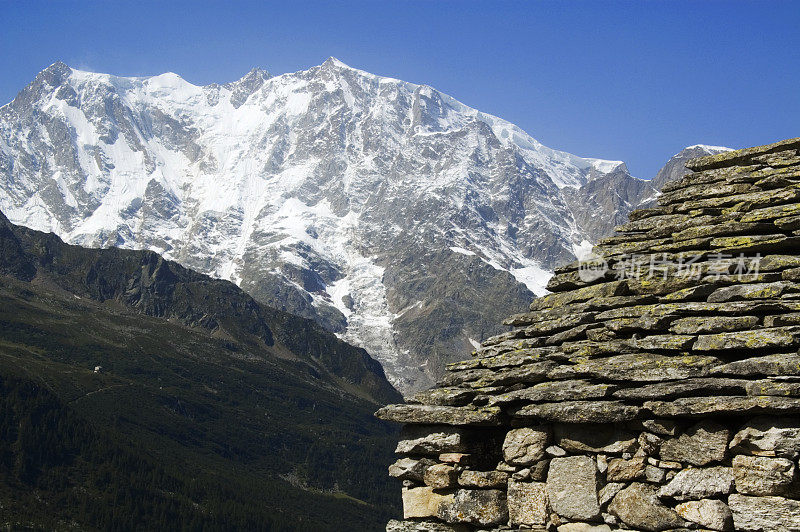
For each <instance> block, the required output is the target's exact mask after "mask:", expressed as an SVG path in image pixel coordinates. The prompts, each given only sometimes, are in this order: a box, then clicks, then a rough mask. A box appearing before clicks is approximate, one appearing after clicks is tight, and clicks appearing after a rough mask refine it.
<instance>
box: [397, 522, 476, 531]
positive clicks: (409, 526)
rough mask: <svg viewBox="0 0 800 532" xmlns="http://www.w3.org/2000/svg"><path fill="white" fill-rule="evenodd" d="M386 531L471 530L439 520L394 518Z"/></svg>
mask: <svg viewBox="0 0 800 532" xmlns="http://www.w3.org/2000/svg"><path fill="white" fill-rule="evenodd" d="M386 532H469V529H468V527H467V526H465V525H449V524H447V523H441V522H439V521H398V520H397V519H392V520H391V521H389V523H388V524H387V525H386Z"/></svg>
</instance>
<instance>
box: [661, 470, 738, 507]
mask: <svg viewBox="0 0 800 532" xmlns="http://www.w3.org/2000/svg"><path fill="white" fill-rule="evenodd" d="M733 482H734V481H733V470H732V469H731V468H730V467H722V466H718V467H707V468H691V469H684V470H683V471H679V472H678V474H677V475H675V477H674V478H673V479H672V480H671V481H670V482H669V484H667V485H666V486H662V487H661V488H660V489H659V490H658V496H659V497H669V498H672V499H675V500H678V501H686V500H692V499H707V498H710V497H720V496H723V495H728V494H729V493H731V492H732V491H733Z"/></svg>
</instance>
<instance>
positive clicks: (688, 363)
mask: <svg viewBox="0 0 800 532" xmlns="http://www.w3.org/2000/svg"><path fill="white" fill-rule="evenodd" d="M687 166H688V167H689V168H690V169H691V170H693V173H692V174H689V175H688V176H686V177H685V178H683V179H681V180H679V181H676V182H672V183H668V184H667V185H666V186H665V187H664V189H663V193H662V194H661V196H660V197H659V203H658V206H657V207H655V208H651V209H643V210H639V211H635V212H633V213H632V214H631V216H630V221H629V222H628V223H627V224H625V225H623V226H621V227H618V228H617V235H616V236H613V237H611V238H607V239H605V240H604V241H602V242H601V243H600V244H599V245H598V246H597V247H596V248H595V254H596V257H594V258H593V259H590V260H588V261H584V262H578V263H573V264H569V265H567V266H564V267H562V268H560V269H559V270H557V271H556V274H555V275H554V277H553V278H552V280H551V281H550V284H549V289H550V290H551V292H552V293H551V294H549V295H547V296H545V297H542V298H539V299H536V300H535V301H534V302H533V303H532V304H531V306H530V311H529V312H526V313H523V314H519V315H515V316H511V317H510V318H508V320H506V324H507V325H510V326H512V327H513V329H512V330H510V331H509V332H507V333H505V334H502V335H500V336H496V337H494V338H491V339H489V340H487V341H486V342H484V343H483V344H482V345H481V347H480V348H479V349H477V350H476V352H475V353H474V354H473V355H474V356H473V358H472V359H470V360H466V361H464V362H459V363H456V364H451V365H450V366H449V367H448V370H449V371H448V374H447V375H446V376H445V377H444V378H443V379H442V381H441V382H440V383H439V386H438V387H437V388H434V389H431V390H428V391H425V392H421V393H419V394H417V395H416V396H415V397H414V398H413V399H412V400H410V401H409V402H408V403H407V404H401V405H390V406H388V407H385V408H383V409H381V410H380V411H378V413H377V415H378V417H381V418H382V419H388V420H393V421H397V422H401V423H405V424H406V426H405V427H404V431H403V436H402V441H400V442H399V444H398V446H397V453H398V455H400V456H399V459H398V460H397V462H395V463H394V464H393V465H392V466H391V467H390V469H389V474H390V475H392V476H393V477H396V478H397V479H399V480H400V481H402V492H403V511H404V516H403V520H395V521H392V522H390V523H389V525H388V526H387V530H389V531H396V532H399V531H474V530H509V529H511V530H558V531H559V532H585V531H607V530H647V531H661V530H684V529H702V530H719V531H728V530H743V531H765V532H766V531H800V479H799V477H798V469H799V468H800V464H798V457H799V456H800V353H799V352H798V348H799V347H800V139H792V140H787V141H783V142H779V143H776V144H771V145H768V146H760V147H757V148H750V149H746V150H739V151H735V152H729V153H723V154H720V155H715V156H710V157H702V158H698V159H693V160H691V161H690V162H689V163H688V164H687Z"/></svg>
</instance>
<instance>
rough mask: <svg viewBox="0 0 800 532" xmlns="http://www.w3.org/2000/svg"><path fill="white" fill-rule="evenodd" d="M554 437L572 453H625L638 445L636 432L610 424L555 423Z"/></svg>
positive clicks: (560, 445)
mask: <svg viewBox="0 0 800 532" xmlns="http://www.w3.org/2000/svg"><path fill="white" fill-rule="evenodd" d="M553 438H554V440H555V442H556V443H557V444H558V446H559V447H562V448H563V449H565V450H566V451H568V452H571V453H576V454H580V453H586V452H591V453H610V454H616V453H623V452H629V451H632V450H633V449H634V447H635V446H636V434H635V433H633V432H630V431H626V430H622V429H619V428H618V427H616V426H614V425H609V424H573V423H555V424H554V425H553Z"/></svg>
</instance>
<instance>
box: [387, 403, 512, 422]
mask: <svg viewBox="0 0 800 532" xmlns="http://www.w3.org/2000/svg"><path fill="white" fill-rule="evenodd" d="M499 414H500V411H499V409H498V408H496V407H485V408H475V407H468V406H433V405H416V404H402V405H388V406H385V407H383V408H381V409H380V410H378V411H377V412H375V417H377V418H379V419H383V420H386V421H395V422H397V423H415V424H436V423H440V424H444V425H475V426H486V425H499V424H500V416H499Z"/></svg>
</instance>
